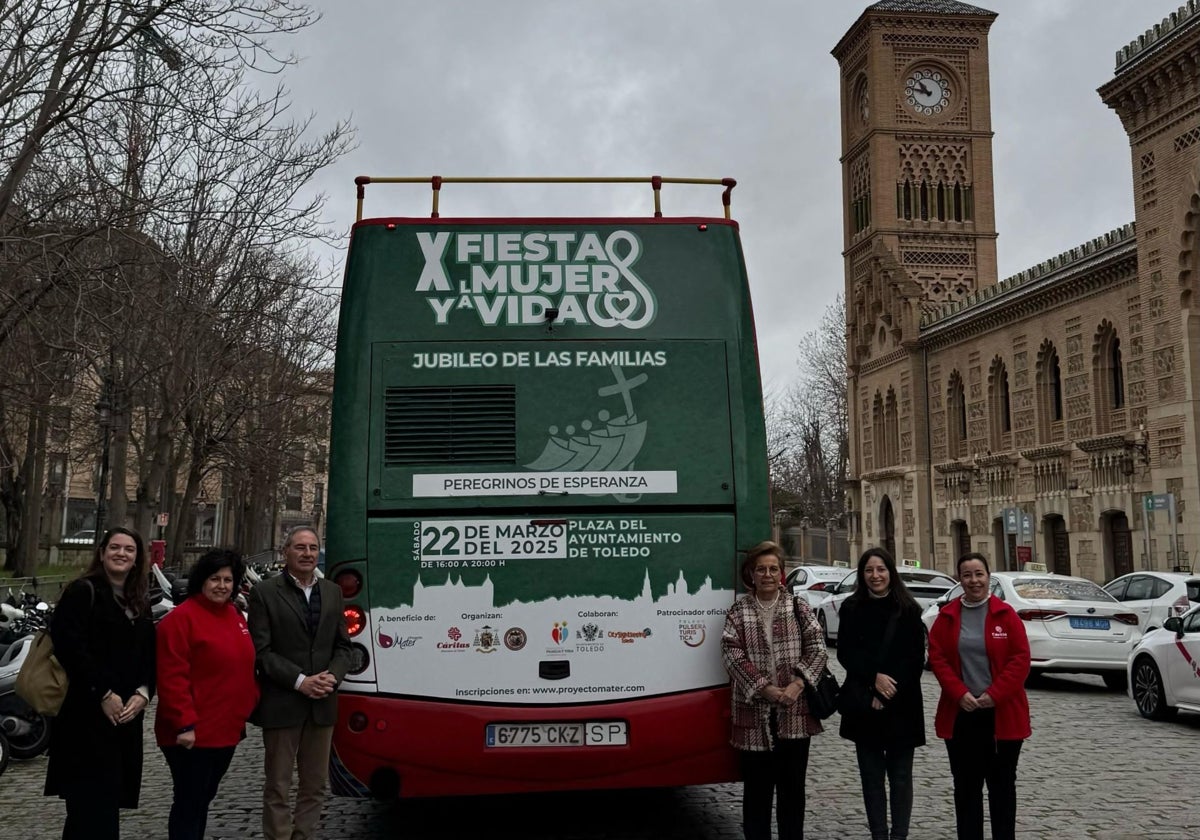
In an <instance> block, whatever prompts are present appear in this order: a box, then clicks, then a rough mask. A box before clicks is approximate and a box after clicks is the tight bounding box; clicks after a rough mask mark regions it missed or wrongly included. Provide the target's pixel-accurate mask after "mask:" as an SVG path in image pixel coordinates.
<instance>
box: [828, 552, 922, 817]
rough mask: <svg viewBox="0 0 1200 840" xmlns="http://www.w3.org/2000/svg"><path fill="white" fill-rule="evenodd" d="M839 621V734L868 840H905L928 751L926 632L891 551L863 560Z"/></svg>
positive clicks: (918, 608)
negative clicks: (919, 757)
mask: <svg viewBox="0 0 1200 840" xmlns="http://www.w3.org/2000/svg"><path fill="white" fill-rule="evenodd" d="M838 619H839V620H838V647H837V652H838V662H840V663H841V664H842V666H843V667H844V668H845V669H846V685H845V686H844V688H843V689H842V695H841V703H840V704H839V705H840V706H841V708H840V711H841V715H842V725H841V731H840V734H841V736H842V737H843V738H846V739H848V740H850V741H853V742H854V747H855V752H856V753H857V756H858V772H859V776H860V777H861V778H862V789H863V804H864V806H865V807H866V811H867V825H868V826H869V828H870V830H871V840H889V837H890V838H891V840H904V839H905V838H907V837H908V825H909V819H910V817H911V816H912V800H913V784H912V765H913V752H914V750H915V749H916V748H917V747H923V746H925V712H924V708H923V701H922V696H921V672H922V670H923V669H924V666H925V628H924V626H923V625H922V623H921V608H920V606H919V605H918V604H917V602H916V601H915V600H913V597H912V595H910V594H909V592H908V589H907V588H906V587H905V585H904V581H902V580H900V576H899V575H898V574H897V573H896V562H895V561H894V560H893V559H892V557H891V555H890V554H888V552H887V551H885V550H883V549H882V548H869V549H867V551H866V552H865V553H864V554H863V556H862V557H861V558H859V561H858V577H857V585H856V587H855V589H854V594H853V595H851V596H850V597H849V598H847V599H846V601H845V602H844V603H843V604H842V608H841V611H840V613H839V616H838ZM885 776H886V777H887V784H888V786H889V787H890V788H891V805H892V832H891V834H890V835H889V834H888V808H887V805H888V796H887V792H886V790H885V787H884V777H885Z"/></svg>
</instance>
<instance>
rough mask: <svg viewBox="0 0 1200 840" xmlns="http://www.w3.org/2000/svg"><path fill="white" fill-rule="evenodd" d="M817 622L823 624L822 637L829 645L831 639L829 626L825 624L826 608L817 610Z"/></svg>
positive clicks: (826, 645)
mask: <svg viewBox="0 0 1200 840" xmlns="http://www.w3.org/2000/svg"><path fill="white" fill-rule="evenodd" d="M817 624H820V625H821V638H822V639H823V640H824V642H825V647H829V643H830V641H831V639H830V638H829V628H828V627H827V626H825V610H817Z"/></svg>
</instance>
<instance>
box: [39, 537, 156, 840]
mask: <svg viewBox="0 0 1200 840" xmlns="http://www.w3.org/2000/svg"><path fill="white" fill-rule="evenodd" d="M147 568H148V567H147V558H146V549H145V546H144V544H143V543H142V538H141V537H140V536H138V534H137V533H136V532H134V531H129V530H127V529H125V528H113V529H111V530H109V531H108V532H106V533H105V534H104V537H103V539H102V540H101V541H100V546H99V547H98V548H97V549H96V555H95V557H94V558H93V559H92V564H91V565H90V566H89V567H88V568H87V570H86V571H85V572H84V573H83V574H82V575H81V576H80V577H79V578H78V579H77V580H75V581H73V582H72V583H71V584H70V585H68V586H67V588H66V589H65V590H63V593H62V596H61V597H60V598H59V601H58V604H57V606H56V607H55V610H54V617H53V619H52V620H51V624H50V638H51V640H52V641H53V642H54V655H55V656H56V657H57V658H58V661H59V662H60V663H62V666H63V668H64V669H65V670H66V672H67V678H68V680H69V687H68V688H67V696H66V699H65V700H64V701H63V705H62V709H61V710H60V711H59V713H58V717H57V718H55V721H54V725H53V727H52V729H51V733H50V764H49V767H48V768H47V770H46V790H45V793H46V795H47V796H58V797H60V798H61V799H65V800H66V804H67V819H66V822H65V823H64V824H63V834H62V836H63V840H71V838H89V840H116V838H118V837H119V836H120V817H119V811H118V809H119V808H136V807H137V805H138V794H139V792H140V791H141V786H142V720H143V715H142V712H143V710H144V709H145V708H146V704H147V703H149V702H150V694H151V692H152V691H153V688H154V624H153V623H152V621H151V619H150V604H149V602H148V601H147V598H146V592H147V589H148V586H149V583H148V580H147V576H146V575H147Z"/></svg>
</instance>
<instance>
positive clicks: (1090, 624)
mask: <svg viewBox="0 0 1200 840" xmlns="http://www.w3.org/2000/svg"><path fill="white" fill-rule="evenodd" d="M1071 629H1073V630H1107V629H1108V619H1107V618H1084V617H1082V616H1075V615H1073V616H1071Z"/></svg>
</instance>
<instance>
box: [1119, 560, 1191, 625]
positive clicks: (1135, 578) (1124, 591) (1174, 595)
mask: <svg viewBox="0 0 1200 840" xmlns="http://www.w3.org/2000/svg"><path fill="white" fill-rule="evenodd" d="M1104 591H1105V592H1107V593H1108V594H1109V595H1111V596H1113V597H1114V598H1116V599H1117V600H1118V601H1120V602H1121V603H1122V604H1124V605H1125V606H1126V607H1127V608H1129V609H1130V610H1132V611H1134V612H1136V613H1137V614H1138V618H1139V619H1140V621H1141V630H1142V632H1143V633H1149V632H1150V631H1151V630H1153V629H1155V628H1156V627H1162V626H1163V622H1164V621H1166V620H1167V619H1168V618H1170V617H1171V616H1173V615H1174V616H1181V615H1183V614H1184V613H1186V612H1187V611H1188V610H1190V609H1191V608H1192V607H1194V606H1196V604H1200V575H1195V574H1185V573H1183V572H1133V573H1132V574H1128V575H1121V576H1120V577H1119V578H1116V579H1114V580H1111V581H1109V582H1108V583H1106V584H1104Z"/></svg>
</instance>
